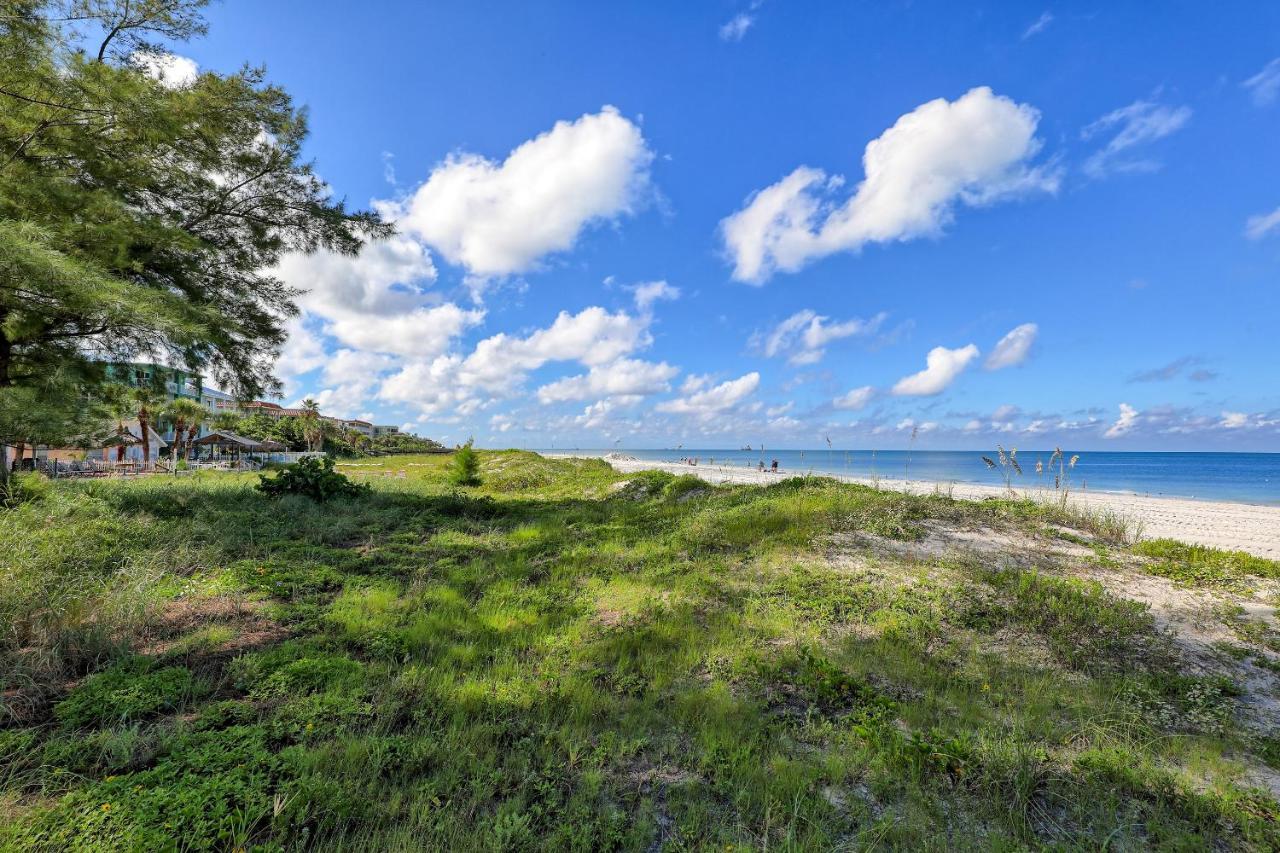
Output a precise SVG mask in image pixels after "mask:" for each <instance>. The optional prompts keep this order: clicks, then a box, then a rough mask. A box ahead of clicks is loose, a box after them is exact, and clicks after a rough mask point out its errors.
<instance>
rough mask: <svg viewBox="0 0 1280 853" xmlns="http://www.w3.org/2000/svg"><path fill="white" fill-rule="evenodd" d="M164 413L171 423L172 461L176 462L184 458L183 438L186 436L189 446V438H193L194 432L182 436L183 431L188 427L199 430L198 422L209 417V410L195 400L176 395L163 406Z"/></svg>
mask: <svg viewBox="0 0 1280 853" xmlns="http://www.w3.org/2000/svg"><path fill="white" fill-rule="evenodd" d="M164 414H165V417H166V418H167V419H168V420H169V421H170V422H171V423H172V424H173V461H174V463H175V464H177V462H178V460H179V459H185V458H186V455H185V454H184V453H183V452H182V441H183V439H184V438H187V445H188V446H190V443H191V438H194V433H192V434H190V435H189V436H184V435H183V433H184V432H186V431H187V430H188V428H190V429H193V430H195V431H199V429H200V424H201V423H203V422H204V421H205V420H206V419H208V417H209V410H208V409H206V408H205V407H204V406H202V405H200V404H199V403H197V402H196V401H195V400H192V399H189V398H187V397H178V398H177V399H176V400H174V401H173V402H171V403H170V404H169V405H168V406H166V407H165V410H164Z"/></svg>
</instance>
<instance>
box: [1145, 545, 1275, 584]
mask: <svg viewBox="0 0 1280 853" xmlns="http://www.w3.org/2000/svg"><path fill="white" fill-rule="evenodd" d="M1133 550H1134V551H1135V552H1136V553H1138V554H1141V555H1142V556H1144V557H1148V558H1150V561H1149V562H1148V563H1147V564H1146V570H1147V571H1149V572H1151V573H1152V574H1155V575H1162V576H1164V577H1167V578H1172V579H1173V580H1175V581H1177V582H1178V583H1180V584H1184V585H1186V586H1194V587H1207V588H1210V589H1229V590H1235V591H1248V590H1250V589H1252V588H1253V586H1254V585H1255V584H1256V583H1257V581H1258V579H1260V578H1269V579H1272V580H1277V579H1280V562H1277V561H1275V560H1268V559H1265V558H1263V557H1255V556H1253V555H1252V554H1246V553H1245V552H1243V551H1219V550H1218V549H1216V548H1205V547H1203V546H1201V545H1184V544H1183V543H1181V542H1175V541H1174V540H1172V539H1148V540H1146V541H1145V542H1139V543H1138V544H1137V545H1134V547H1133Z"/></svg>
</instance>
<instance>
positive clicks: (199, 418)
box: [182, 406, 213, 459]
mask: <svg viewBox="0 0 1280 853" xmlns="http://www.w3.org/2000/svg"><path fill="white" fill-rule="evenodd" d="M212 417H213V412H211V411H209V410H208V409H206V408H205V407H204V406H201V407H200V411H198V412H192V413H191V418H190V420H189V421H188V422H187V445H186V453H184V454H183V455H182V458H183V459H186V458H187V457H188V456H190V455H191V442H193V441H195V440H196V436H198V435H199V434H200V427H202V426H204V424H205V423H206V422H207V421H208V420H209V419H210V418H212Z"/></svg>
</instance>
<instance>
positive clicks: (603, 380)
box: [538, 358, 680, 403]
mask: <svg viewBox="0 0 1280 853" xmlns="http://www.w3.org/2000/svg"><path fill="white" fill-rule="evenodd" d="M679 372H680V368H678V367H672V366H671V365H669V364H667V363H666V362H665V361H662V362H651V361H640V360H638V359H627V358H623V359H618V360H617V361H615V362H613V363H611V364H604V365H598V366H596V367H593V368H591V369H590V370H589V371H588V372H587V373H585V374H581V375H579V376H567V377H565V378H564V379H560V380H557V381H555V382H552V383H551V384H549V385H544V386H542V387H541V388H539V389H538V400H540V401H541V402H543V403H559V402H563V401H565V400H588V399H591V398H592V397H597V398H598V397H614V396H641V395H648V394H658V393H661V392H663V391H669V390H671V384H670V383H671V380H672V379H673V378H675V375H676V374H677V373H679Z"/></svg>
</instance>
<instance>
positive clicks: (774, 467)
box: [769, 459, 778, 474]
mask: <svg viewBox="0 0 1280 853" xmlns="http://www.w3.org/2000/svg"><path fill="white" fill-rule="evenodd" d="M769 468H770V470H772V471H773V473H775V474H776V473H778V460H777V459H775V460H773V464H772V465H770V466H769Z"/></svg>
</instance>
